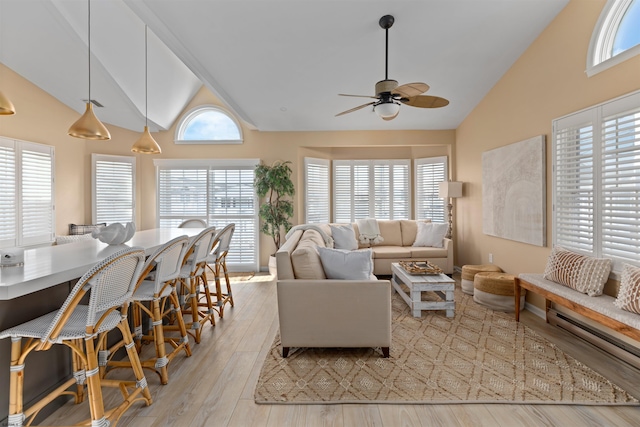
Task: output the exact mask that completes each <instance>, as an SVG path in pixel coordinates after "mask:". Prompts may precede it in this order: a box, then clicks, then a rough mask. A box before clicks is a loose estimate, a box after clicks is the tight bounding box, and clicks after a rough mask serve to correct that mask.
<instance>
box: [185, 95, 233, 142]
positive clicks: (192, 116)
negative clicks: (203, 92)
mask: <svg viewBox="0 0 640 427" xmlns="http://www.w3.org/2000/svg"><path fill="white" fill-rule="evenodd" d="M175 143H176V144H242V130H241V128H240V124H239V123H238V121H237V120H236V119H235V118H234V117H233V116H232V115H231V114H229V113H227V112H226V111H225V110H223V109H222V108H220V107H216V106H213V105H205V106H200V107H196V108H194V109H193V110H191V111H189V112H188V113H187V114H185V115H184V117H182V119H181V120H180V124H178V127H177V131H176V139H175Z"/></svg>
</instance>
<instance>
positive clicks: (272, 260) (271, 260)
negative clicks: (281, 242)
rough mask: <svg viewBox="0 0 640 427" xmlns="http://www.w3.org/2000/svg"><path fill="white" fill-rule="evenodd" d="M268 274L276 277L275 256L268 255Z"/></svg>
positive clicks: (276, 265)
mask: <svg viewBox="0 0 640 427" xmlns="http://www.w3.org/2000/svg"><path fill="white" fill-rule="evenodd" d="M269 274H271V275H272V276H274V277H276V276H277V275H278V264H277V263H276V257H275V256H273V255H271V256H269Z"/></svg>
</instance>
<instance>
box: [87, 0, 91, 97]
mask: <svg viewBox="0 0 640 427" xmlns="http://www.w3.org/2000/svg"><path fill="white" fill-rule="evenodd" d="M87 6H88V7H87V11H88V15H89V16H88V19H87V22H88V23H89V25H88V29H87V38H88V41H87V46H89V55H87V60H88V62H89V103H91V0H87Z"/></svg>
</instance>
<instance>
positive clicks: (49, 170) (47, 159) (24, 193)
mask: <svg viewBox="0 0 640 427" xmlns="http://www.w3.org/2000/svg"><path fill="white" fill-rule="evenodd" d="M53 159H54V148H53V147H51V146H48V145H42V144H35V143H31V142H25V141H17V140H12V139H8V138H0V192H1V194H0V202H1V205H0V247H12V246H30V245H37V244H42V243H49V242H51V241H53V236H54V222H55V221H54V205H53V200H54V194H53V177H54V167H53V165H54V160H53Z"/></svg>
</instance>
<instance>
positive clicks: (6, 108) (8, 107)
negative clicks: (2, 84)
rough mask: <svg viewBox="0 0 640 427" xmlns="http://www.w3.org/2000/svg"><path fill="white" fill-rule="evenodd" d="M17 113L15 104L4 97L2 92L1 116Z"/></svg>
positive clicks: (0, 102) (0, 98)
mask: <svg viewBox="0 0 640 427" xmlns="http://www.w3.org/2000/svg"><path fill="white" fill-rule="evenodd" d="M15 113H16V109H15V107H14V106H13V103H12V102H11V101H9V98H7V97H6V96H4V93H2V92H0V115H3V116H9V115H11V114H15Z"/></svg>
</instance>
